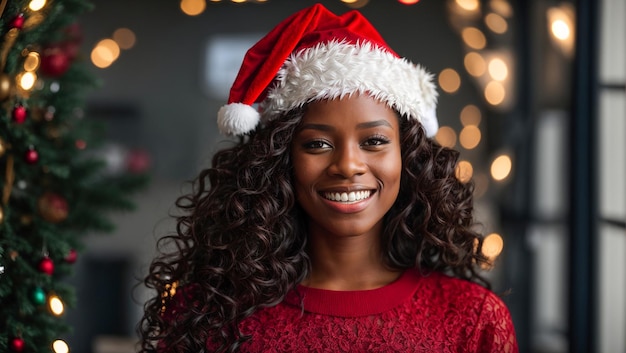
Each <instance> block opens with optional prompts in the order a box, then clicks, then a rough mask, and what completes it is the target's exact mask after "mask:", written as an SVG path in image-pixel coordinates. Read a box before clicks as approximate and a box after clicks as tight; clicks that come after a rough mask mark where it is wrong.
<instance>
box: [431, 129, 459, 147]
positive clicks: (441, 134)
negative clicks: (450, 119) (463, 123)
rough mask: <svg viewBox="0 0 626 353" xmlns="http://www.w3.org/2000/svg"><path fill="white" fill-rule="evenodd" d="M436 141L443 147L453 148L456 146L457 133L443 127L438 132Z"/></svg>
mask: <svg viewBox="0 0 626 353" xmlns="http://www.w3.org/2000/svg"><path fill="white" fill-rule="evenodd" d="M435 140H436V141H437V142H438V143H439V144H440V145H442V146H443V147H449V148H453V147H454V146H455V145H456V132H455V131H454V129H452V128H451V127H449V126H442V127H440V128H439V130H437V135H435Z"/></svg>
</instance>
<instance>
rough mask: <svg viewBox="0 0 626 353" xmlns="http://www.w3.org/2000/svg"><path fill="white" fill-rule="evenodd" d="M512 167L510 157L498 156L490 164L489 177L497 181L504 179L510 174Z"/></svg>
mask: <svg viewBox="0 0 626 353" xmlns="http://www.w3.org/2000/svg"><path fill="white" fill-rule="evenodd" d="M512 165H513V164H512V162H511V157H509V156H507V155H506V154H503V155H500V156H498V157H497V158H496V159H494V160H493V162H492V163H491V177H492V178H493V179H494V180H497V181H501V180H504V179H506V178H507V177H508V176H509V174H510V173H511V168H512Z"/></svg>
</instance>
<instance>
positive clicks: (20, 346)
mask: <svg viewBox="0 0 626 353" xmlns="http://www.w3.org/2000/svg"><path fill="white" fill-rule="evenodd" d="M10 347H11V351H12V352H23V351H24V340H23V339H21V338H19V337H15V338H13V339H12V340H11V343H10Z"/></svg>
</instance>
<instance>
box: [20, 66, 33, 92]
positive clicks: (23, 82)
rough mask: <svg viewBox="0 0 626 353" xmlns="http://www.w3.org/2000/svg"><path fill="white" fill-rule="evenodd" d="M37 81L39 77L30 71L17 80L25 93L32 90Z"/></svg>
mask: <svg viewBox="0 0 626 353" xmlns="http://www.w3.org/2000/svg"><path fill="white" fill-rule="evenodd" d="M35 81H37V75H35V73H34V72H30V71H27V72H23V73H22V74H21V75H19V77H18V78H17V82H19V83H20V88H22V89H23V90H25V91H28V90H30V89H32V88H33V86H34V85H35Z"/></svg>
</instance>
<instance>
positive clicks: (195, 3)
mask: <svg viewBox="0 0 626 353" xmlns="http://www.w3.org/2000/svg"><path fill="white" fill-rule="evenodd" d="M205 9H206V0H181V1H180V10H181V11H182V12H183V13H184V14H185V15H188V16H197V15H199V14H201V13H203V12H204V10H205Z"/></svg>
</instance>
